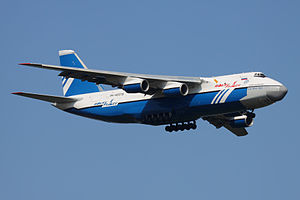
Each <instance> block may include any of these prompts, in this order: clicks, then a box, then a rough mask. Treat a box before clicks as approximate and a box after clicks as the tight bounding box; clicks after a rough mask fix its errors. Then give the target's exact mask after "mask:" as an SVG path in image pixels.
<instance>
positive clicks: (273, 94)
mask: <svg viewBox="0 0 300 200" xmlns="http://www.w3.org/2000/svg"><path fill="white" fill-rule="evenodd" d="M287 92H288V89H287V88H286V87H285V86H284V85H279V86H273V87H272V88H270V89H269V90H268V91H267V96H268V97H269V98H270V99H271V100H272V101H280V100H282V99H283V98H284V97H285V95H286V93H287Z"/></svg>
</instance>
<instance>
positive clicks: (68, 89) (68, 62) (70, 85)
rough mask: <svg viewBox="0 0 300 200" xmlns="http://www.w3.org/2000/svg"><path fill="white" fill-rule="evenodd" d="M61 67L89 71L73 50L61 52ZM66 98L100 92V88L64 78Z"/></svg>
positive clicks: (92, 84) (93, 84) (89, 83)
mask: <svg viewBox="0 0 300 200" xmlns="http://www.w3.org/2000/svg"><path fill="white" fill-rule="evenodd" d="M59 59H60V65H61V66H66V67H76V68H82V69H87V67H86V66H85V64H84V63H83V62H82V60H81V59H80V58H79V57H78V55H77V54H76V53H75V52H74V51H73V50H61V51H59ZM62 86H63V94H64V96H73V95H78V94H86V93H92V92H99V87H98V86H97V85H96V84H95V83H91V82H86V81H85V82H83V81H81V80H79V79H74V78H68V77H63V78H62Z"/></svg>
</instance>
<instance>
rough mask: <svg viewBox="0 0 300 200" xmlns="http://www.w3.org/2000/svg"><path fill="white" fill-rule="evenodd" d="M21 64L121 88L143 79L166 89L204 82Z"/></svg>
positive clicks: (154, 85) (190, 78)
mask: <svg viewBox="0 0 300 200" xmlns="http://www.w3.org/2000/svg"><path fill="white" fill-rule="evenodd" d="M20 65H26V66H32V67H38V68H43V69H50V70H55V71H60V72H61V73H60V74H59V76H64V77H67V78H70V77H71V78H76V79H80V80H82V81H88V82H94V83H96V84H107V85H111V86H113V87H120V88H123V86H124V85H131V84H135V83H137V82H139V81H141V80H147V83H149V85H150V88H151V89H154V90H159V89H164V88H165V87H167V86H168V85H172V86H174V85H176V83H181V84H186V85H187V86H188V87H189V88H192V87H197V86H200V84H201V82H202V80H201V79H200V78H197V77H183V76H161V75H146V74H134V73H123V72H112V71H104V70H91V69H83V68H74V67H65V66H55V65H46V64H38V63H20ZM172 86H169V88H171V87H172Z"/></svg>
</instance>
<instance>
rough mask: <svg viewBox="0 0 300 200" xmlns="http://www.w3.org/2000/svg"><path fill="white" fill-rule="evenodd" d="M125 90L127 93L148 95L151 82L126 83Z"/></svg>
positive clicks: (141, 80) (139, 80)
mask: <svg viewBox="0 0 300 200" xmlns="http://www.w3.org/2000/svg"><path fill="white" fill-rule="evenodd" d="M123 90H125V91H126V92H127V93H138V92H140V93H146V92H147V91H148V90H149V82H148V81H147V80H144V79H135V80H132V81H130V82H125V84H124V85H123Z"/></svg>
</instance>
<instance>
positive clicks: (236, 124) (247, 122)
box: [230, 115, 253, 128]
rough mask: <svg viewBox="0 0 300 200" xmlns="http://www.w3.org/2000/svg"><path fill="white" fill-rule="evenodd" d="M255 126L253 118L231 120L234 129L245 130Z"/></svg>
mask: <svg viewBox="0 0 300 200" xmlns="http://www.w3.org/2000/svg"><path fill="white" fill-rule="evenodd" d="M252 125H253V118H252V117H249V116H247V115H242V116H236V117H233V118H232V119H231V120H230V126H231V127H232V128H245V127H249V126H252Z"/></svg>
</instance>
